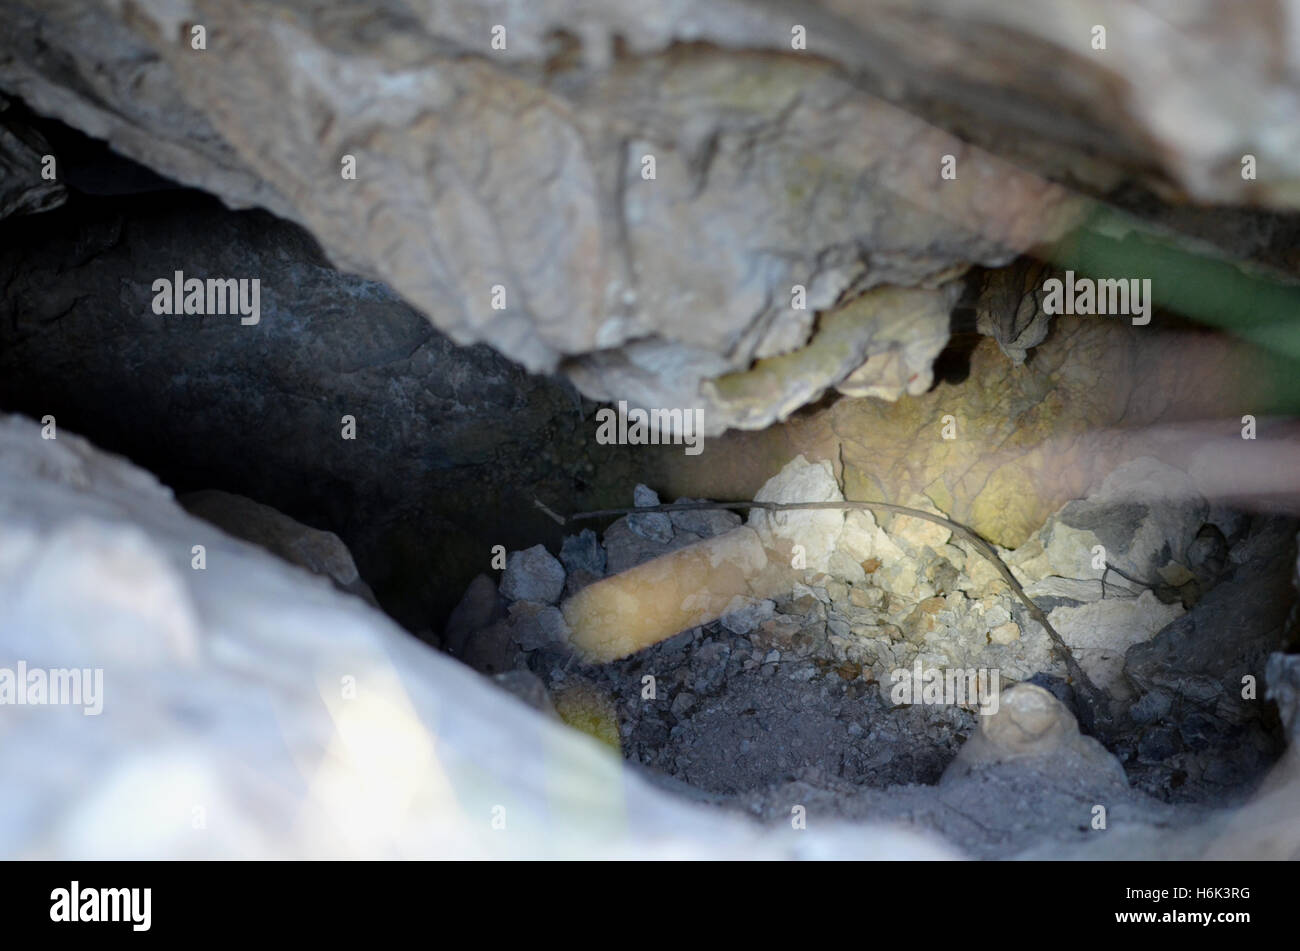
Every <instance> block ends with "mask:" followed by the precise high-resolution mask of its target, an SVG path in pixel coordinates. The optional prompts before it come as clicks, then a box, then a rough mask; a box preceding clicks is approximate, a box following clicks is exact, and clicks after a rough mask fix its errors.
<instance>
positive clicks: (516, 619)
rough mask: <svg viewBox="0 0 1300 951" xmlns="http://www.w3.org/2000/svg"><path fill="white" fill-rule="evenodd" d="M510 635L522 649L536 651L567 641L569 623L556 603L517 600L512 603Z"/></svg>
mask: <svg viewBox="0 0 1300 951" xmlns="http://www.w3.org/2000/svg"><path fill="white" fill-rule="evenodd" d="M510 635H511V637H513V638H514V640H515V643H516V644H518V645H519V649H520V650H525V651H535V650H539V649H541V648H543V647H557V646H559V645H561V644H564V643H566V642H567V641H568V637H569V625H568V624H566V623H565V622H564V615H562V614H561V613H560V609H559V608H557V607H555V606H554V605H551V604H539V603H537V602H536V601H516V602H515V603H514V604H512V605H510Z"/></svg>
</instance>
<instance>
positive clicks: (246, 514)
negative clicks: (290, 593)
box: [178, 489, 378, 607]
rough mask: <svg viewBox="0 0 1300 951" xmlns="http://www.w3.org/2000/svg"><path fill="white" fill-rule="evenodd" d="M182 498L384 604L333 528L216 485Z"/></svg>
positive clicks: (206, 516) (221, 524) (197, 511)
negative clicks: (311, 523)
mask: <svg viewBox="0 0 1300 951" xmlns="http://www.w3.org/2000/svg"><path fill="white" fill-rule="evenodd" d="M178 501H179V502H180V503H181V505H183V506H184V507H185V510H186V511H188V512H189V513H190V514H191V515H196V516H198V517H199V518H201V519H203V520H204V521H205V522H211V523H212V524H213V525H216V526H217V527H218V528H220V529H222V530H224V531H226V532H229V533H230V534H231V535H234V536H235V537H236V538H242V539H244V540H245V541H248V542H252V543H253V544H254V545H261V546H262V547H263V548H265V549H266V550H267V551H269V552H271V553H272V554H274V555H277V556H278V557H280V558H283V559H284V560H285V561H287V562H289V563H290V564H293V565H298V566H299V567H301V568H306V569H307V570H308V571H310V572H312V573H313V574H317V575H324V576H325V577H327V578H329V579H330V580H331V581H333V582H334V584H335V585H336V586H337V587H338V588H339V589H340V590H342V591H347V592H348V593H350V594H355V595H356V596H357V597H359V598H361V599H362V600H363V601H367V602H369V603H370V604H372V605H374V606H376V607H378V602H376V601H375V596H374V594H373V593H372V592H371V590H370V586H369V585H368V584H366V583H365V582H364V581H362V580H361V576H360V575H359V574H357V566H356V563H355V562H353V560H352V553H351V552H350V551H348V547H347V546H346V545H344V544H343V542H342V540H341V539H340V538H339V537H338V536H337V535H335V534H334V533H333V532H326V531H321V530H320V529H317V528H311V527H310V526H307V525H304V524H302V523H301V522H298V521H295V520H294V519H292V518H290V517H289V516H287V515H285V514H283V513H282V512H278V511H276V510H275V509H273V508H272V507H271V506H269V505H263V504H262V503H260V502H255V501H253V500H252V499H249V498H245V497H244V496H242V495H233V494H231V493H229V492H220V491H217V490H215V489H208V490H205V491H202V492H190V493H188V494H186V495H182V496H181V497H180V498H179V500H178Z"/></svg>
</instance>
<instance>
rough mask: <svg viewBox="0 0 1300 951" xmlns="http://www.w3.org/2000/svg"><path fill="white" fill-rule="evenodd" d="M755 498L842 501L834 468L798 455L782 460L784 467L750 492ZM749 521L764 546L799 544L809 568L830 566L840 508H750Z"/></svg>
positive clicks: (839, 524)
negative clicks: (830, 509)
mask: <svg viewBox="0 0 1300 951" xmlns="http://www.w3.org/2000/svg"><path fill="white" fill-rule="evenodd" d="M754 501H755V502H843V501H844V494H843V493H842V492H840V487H839V484H838V483H837V482H836V481H835V471H834V470H833V469H832V468H831V464H830V463H829V462H827V461H826V460H824V459H823V460H822V461H821V462H815V463H814V462H809V461H808V460H807V459H805V458H804V457H803V456H802V455H798V456H795V457H794V459H792V460H790V462H788V463H786V465H785V467H784V468H783V469H782V470H781V471H780V472H778V473H777V474H776V475H774V476H773V477H772V478H770V479H768V480H767V482H766V483H764V484H763V487H762V488H761V489H759V490H758V492H756V493H755V494H754ZM749 525H750V527H751V528H753V529H754V530H755V531H757V532H758V534H759V537H760V538H762V540H763V544H764V547H768V548H773V549H785V548H789V547H790V546H792V545H799V546H801V547H802V549H803V553H804V559H805V567H807V568H808V569H809V570H810V571H826V570H828V568H829V567H830V556H831V552H833V551H834V550H835V545H836V543H837V542H838V541H839V537H840V532H841V530H842V529H843V528H844V512H843V510H840V511H825V512H765V511H763V510H762V509H754V510H753V511H752V512H751V513H750V516H749Z"/></svg>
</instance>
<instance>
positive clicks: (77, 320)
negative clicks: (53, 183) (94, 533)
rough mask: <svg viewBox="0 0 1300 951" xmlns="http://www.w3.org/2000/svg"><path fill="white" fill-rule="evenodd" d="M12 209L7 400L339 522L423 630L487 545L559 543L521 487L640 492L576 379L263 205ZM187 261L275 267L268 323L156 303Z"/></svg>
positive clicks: (179, 475) (169, 478)
mask: <svg viewBox="0 0 1300 951" xmlns="http://www.w3.org/2000/svg"><path fill="white" fill-rule="evenodd" d="M112 171H113V174H114V175H115V176H117V175H119V174H120V171H121V170H120V169H116V168H115V169H113V170H112ZM17 221H18V219H13V220H12V221H11V223H10V224H9V226H7V227H6V228H4V229H3V231H2V232H0V271H3V273H6V274H9V275H12V277H11V278H10V279H9V280H7V281H6V282H5V283H4V286H3V289H0V406H3V407H5V408H6V409H10V410H16V411H21V412H23V413H25V414H26V415H28V416H30V417H32V418H34V419H40V418H41V417H43V416H45V415H46V414H52V415H54V416H55V417H56V419H57V420H58V422H59V424H60V426H63V427H67V428H69V429H72V430H74V431H76V432H84V433H89V434H92V435H93V437H94V439H95V441H96V442H97V444H99V445H103V446H105V447H107V448H110V449H112V450H113V451H115V452H120V453H122V454H124V455H126V456H128V457H130V458H131V459H133V460H134V461H136V462H137V463H139V464H141V465H144V466H146V467H148V468H149V469H150V470H151V471H153V472H155V473H157V474H158V475H159V476H160V477H161V478H162V479H163V480H164V481H165V482H166V483H167V484H169V485H171V486H173V487H175V488H176V490H177V491H179V492H189V491H196V490H202V489H209V488H220V489H223V490H225V491H229V492H232V493H237V494H240V495H244V496H248V497H249V498H253V499H256V500H257V501H258V502H261V503H264V504H266V505H270V506H273V507H274V508H275V509H277V510H278V511H280V512H283V513H284V514H286V515H288V516H290V517H292V518H294V519H296V520H298V521H300V522H303V523H305V524H308V525H313V526H317V527H321V528H328V529H330V530H332V531H334V532H335V533H336V534H337V535H338V536H339V537H340V538H341V539H343V541H344V542H345V543H346V544H347V546H348V548H349V549H350V550H351V552H352V554H353V557H354V558H355V559H356V563H357V566H358V568H359V569H360V571H361V573H362V576H363V577H365V579H366V580H367V582H368V583H369V584H370V586H371V587H372V588H373V589H374V591H375V594H376V596H377V597H378V599H379V601H380V603H381V604H383V605H384V607H385V609H386V610H387V611H388V612H389V613H390V614H392V615H393V616H394V617H395V618H396V619H397V620H398V621H399V622H401V623H402V624H403V625H405V626H406V627H407V628H408V629H410V630H414V631H421V632H422V631H425V630H427V629H428V628H430V627H433V626H436V625H438V624H440V623H441V620H442V618H444V617H445V616H446V614H447V612H449V611H450V610H451V608H452V607H453V606H454V605H455V601H456V597H457V596H458V595H459V593H460V592H461V591H463V590H464V587H465V585H466V584H468V582H469V581H470V580H471V579H472V578H473V577H474V575H476V574H477V573H479V572H481V571H487V570H488V569H489V566H490V558H491V553H490V549H491V547H492V545H494V544H502V545H506V546H508V547H510V548H524V547H528V546H529V545H531V544H532V543H533V542H535V541H536V540H537V539H538V538H547V537H550V536H548V534H547V533H548V532H552V530H553V529H554V524H553V523H552V522H550V521H549V520H548V519H547V518H546V517H545V516H544V515H542V514H541V513H540V512H538V511H537V510H536V509H535V508H534V507H533V505H532V500H531V497H530V496H528V495H526V494H521V493H520V491H519V487H520V486H521V485H527V486H530V487H531V488H532V490H533V491H534V492H537V493H539V494H545V495H546V496H547V497H559V498H562V499H563V504H564V505H574V506H575V507H576V506H579V505H584V504H585V505H587V506H588V507H591V508H597V507H599V506H600V504H601V503H602V502H604V501H612V496H610V497H609V498H608V499H607V498H603V497H602V496H601V495H600V494H599V493H600V489H599V486H600V485H601V480H602V479H604V478H606V476H609V477H612V478H614V479H617V480H618V485H619V486H620V487H621V486H622V485H623V478H624V474H625V472H626V465H627V461H628V459H627V457H628V452H627V449H626V447H619V446H595V445H594V443H593V442H592V440H591V433H592V428H593V427H592V424H591V423H590V421H589V420H584V418H583V413H584V412H587V413H589V412H590V404H587V406H586V407H584V406H583V405H582V404H581V402H580V401H579V400H578V398H577V394H576V393H574V391H573V389H572V387H571V386H569V385H568V384H566V383H564V382H563V381H561V380H556V379H547V378H543V377H536V376H532V375H529V374H528V373H526V372H524V371H523V370H522V369H521V368H520V367H518V366H515V365H513V364H511V363H510V362H509V361H507V360H505V359H504V358H502V357H501V356H500V355H499V354H497V353H495V352H493V351H492V350H491V349H489V348H488V347H485V346H479V347H472V348H468V349H466V348H460V347H456V346H455V345H454V344H452V343H451V341H449V340H448V339H447V338H446V337H444V336H442V335H441V334H439V333H438V332H437V331H436V330H434V329H433V328H432V327H430V326H429V325H428V323H427V321H425V320H424V319H423V318H422V317H421V316H420V315H419V314H418V313H417V312H416V311H414V310H413V309H412V308H411V307H410V306H408V305H407V304H405V303H404V302H403V301H402V300H400V299H399V298H398V297H397V296H396V295H394V294H393V293H392V292H391V291H390V290H388V289H387V288H385V287H384V286H383V285H381V284H377V283H374V282H372V281H366V280H362V279H360V278H356V277H352V276H349V275H346V274H342V273H340V272H338V271H336V270H335V269H334V268H332V267H331V266H330V265H329V263H328V262H327V261H326V260H325V259H324V258H323V257H322V255H321V254H320V251H319V249H318V248H317V247H316V246H315V245H314V243H313V242H312V240H311V239H310V237H308V236H307V235H306V234H304V233H303V232H302V230H301V229H299V228H297V227H294V226H292V225H289V224H287V223H285V222H282V221H277V220H275V219H273V218H272V217H270V216H269V215H266V214H265V213H262V212H240V213H236V212H231V211H227V210H225V209H221V208H219V207H217V206H216V203H215V202H214V201H213V200H212V199H211V198H208V197H205V196H199V195H196V194H195V193H193V192H189V191H179V190H178V191H172V192H169V193H160V194H144V195H138V194H137V195H129V196H121V197H106V198H87V197H86V196H85V195H82V194H77V195H76V196H75V200H74V201H73V202H69V204H68V205H67V206H65V207H64V208H60V209H57V210H55V211H52V212H47V213H45V214H42V215H36V216H28V217H24V218H23V219H21V222H22V226H21V227H18V226H17V224H16V222H17ZM176 270H181V271H182V272H183V273H184V274H185V275H187V276H197V277H202V278H209V277H231V278H258V279H259V280H260V281H261V285H260V287H261V290H260V308H261V314H260V319H259V321H258V323H257V324H256V325H251V326H245V325H241V323H240V320H239V318H235V317H223V316H219V315H218V316H180V317H168V316H159V315H156V314H154V313H153V310H152V306H151V304H152V299H153V296H154V294H153V291H152V288H151V285H152V282H153V281H155V280H156V279H158V278H162V277H166V278H168V279H171V278H172V276H173V273H174V271H176ZM74 380H75V384H70V381H74ZM345 416H351V417H353V419H354V420H355V436H356V438H355V439H352V440H348V439H344V438H343V430H344V425H345V421H344V419H343V417H345ZM597 462H598V463H599V465H600V470H599V472H598V471H597ZM590 503H595V504H590ZM552 534H554V535H556V537H557V540H558V534H557V533H553V532H552Z"/></svg>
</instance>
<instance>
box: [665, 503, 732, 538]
mask: <svg viewBox="0 0 1300 951" xmlns="http://www.w3.org/2000/svg"><path fill="white" fill-rule="evenodd" d="M707 501H708V499H687V498H680V499H677V500H676V502H707ZM668 517H669V518H670V519H671V520H672V523H673V527H674V528H676V529H678V530H679V531H683V532H691V533H692V534H695V535H698V536H699V537H700V538H712V537H713V536H714V535H721V534H723V533H724V532H729V531H731V530H732V529H733V528H735V527H736V526H738V525H740V523H741V518H740V516H739V515H737V514H736V513H735V512H731V511H728V510H727V509H707V510H701V511H698V512H669V513H668Z"/></svg>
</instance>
